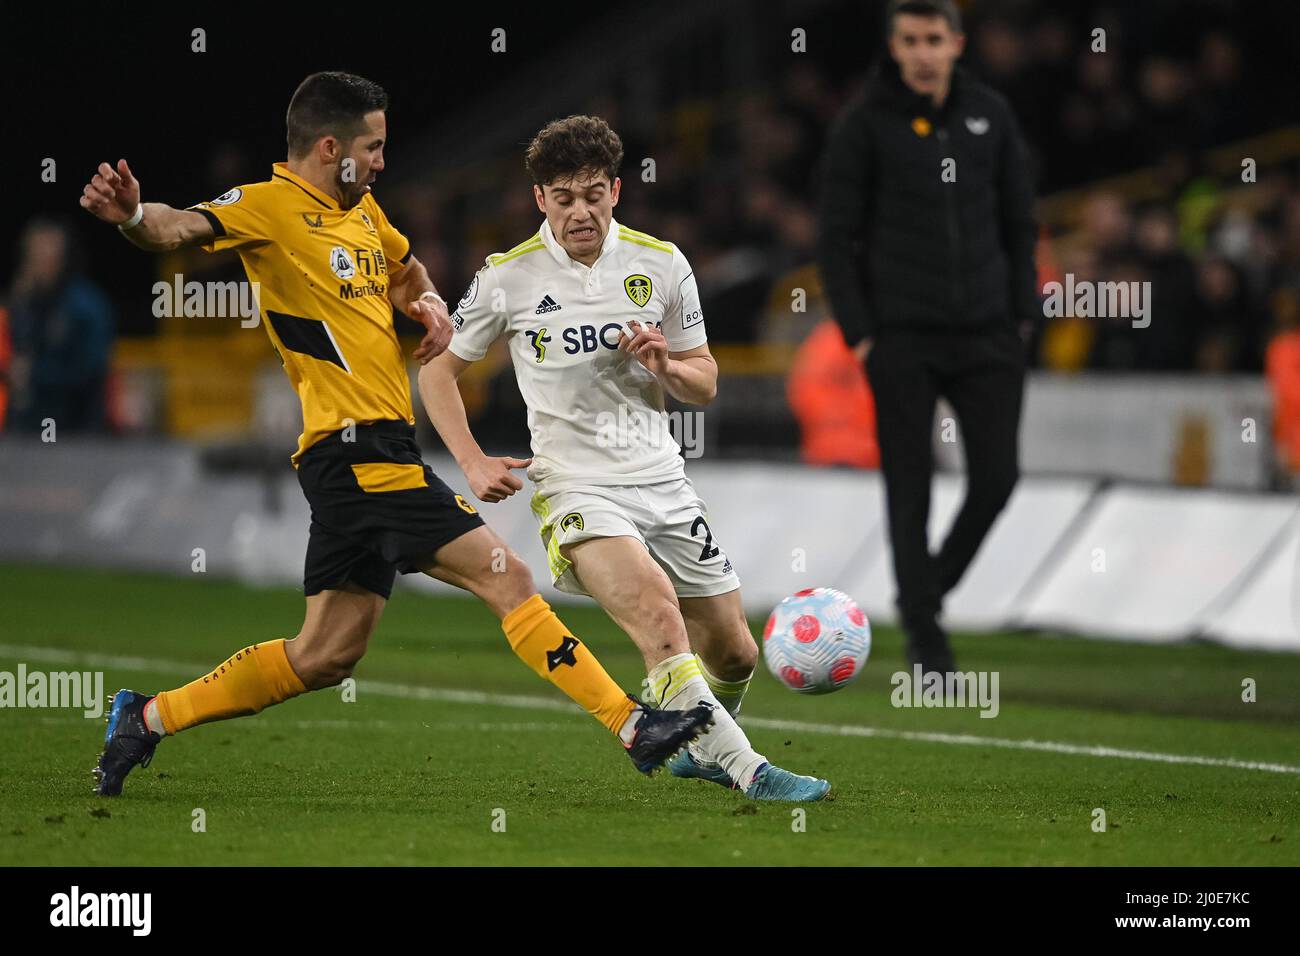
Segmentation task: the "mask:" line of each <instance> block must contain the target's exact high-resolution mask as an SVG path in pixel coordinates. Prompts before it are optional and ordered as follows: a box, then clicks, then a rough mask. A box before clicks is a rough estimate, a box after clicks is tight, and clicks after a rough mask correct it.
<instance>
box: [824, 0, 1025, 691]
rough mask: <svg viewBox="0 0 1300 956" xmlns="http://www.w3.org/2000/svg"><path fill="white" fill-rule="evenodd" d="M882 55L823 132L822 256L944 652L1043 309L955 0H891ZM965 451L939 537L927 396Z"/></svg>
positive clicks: (998, 138) (1008, 167)
mask: <svg viewBox="0 0 1300 956" xmlns="http://www.w3.org/2000/svg"><path fill="white" fill-rule="evenodd" d="M887 17H888V19H887V23H886V29H887V31H888V37H889V52H890V57H891V59H890V60H889V61H885V62H883V63H881V64H879V65H878V66H877V67H876V68H875V70H873V72H872V75H871V77H870V79H869V80H868V83H867V86H866V88H865V89H864V90H863V92H862V93H861V94H859V95H858V96H857V97H856V98H855V99H854V100H853V101H852V102H851V103H850V104H849V105H848V106H847V107H846V109H845V111H844V113H843V114H842V115H841V116H840V117H839V119H838V120H837V121H836V124H835V127H834V129H833V130H832V132H831V138H830V142H829V146H828V148H827V152H826V156H825V159H824V163H823V180H822V198H821V213H820V227H819V236H818V260H819V264H820V267H821V272H822V279H823V283H824V285H825V288H826V293H827V295H828V296H829V299H830V303H831V307H832V310H833V311H834V313H835V317H836V319H837V320H838V321H839V323H840V326H841V327H842V328H843V330H844V338H845V340H846V341H847V343H848V344H849V346H850V347H851V348H853V349H854V351H855V353H856V354H857V355H858V357H859V358H861V359H864V360H865V361H866V367H867V374H868V376H869V378H870V380H871V387H872V391H873V392H874V394H875V399H876V409H877V418H878V426H877V427H878V432H879V442H880V453H881V469H882V471H883V473H884V477H885V491H886V495H887V497H888V503H889V504H888V507H889V533H890V539H891V544H892V547H893V553H894V576H895V579H896V581H897V584H898V598H897V603H898V609H899V614H900V618H901V621H902V624H903V628H904V630H905V631H906V633H907V638H908V652H909V657H910V659H911V662H912V663H914V664H915V663H920V664H921V665H922V668H923V670H924V671H925V672H926V673H929V672H931V671H940V672H943V671H950V670H953V669H954V668H955V666H956V665H955V662H954V660H953V656H952V650H951V648H950V646H949V643H948V637H947V634H945V633H944V631H943V628H942V627H941V626H940V625H939V623H938V615H939V611H940V606H941V603H942V600H943V596H944V595H945V594H946V593H947V592H948V591H950V590H951V589H952V588H953V587H954V586H955V585H956V584H957V582H958V581H959V580H960V579H961V576H962V574H963V573H965V571H966V568H967V566H968V565H969V564H970V562H971V560H972V559H973V558H974V556H975V553H976V551H977V550H978V549H979V546H980V543H981V542H982V541H983V539H984V536H985V534H986V533H987V532H988V529H989V527H990V526H991V525H992V523H993V521H994V519H995V518H996V517H997V515H998V513H999V512H1000V511H1001V510H1002V507H1003V505H1004V504H1005V503H1006V501H1007V498H1008V497H1009V496H1010V494H1011V491H1012V488H1013V487H1014V486H1015V483H1016V479H1017V477H1018V474H1019V465H1018V455H1017V432H1018V428H1019V422H1020V405H1021V396H1022V393H1023V389H1024V367H1025V360H1024V358H1025V349H1024V345H1023V342H1022V338H1021V336H1022V334H1027V331H1028V330H1029V329H1030V328H1032V326H1033V324H1034V323H1035V322H1036V320H1037V319H1038V318H1039V317H1040V316H1041V314H1042V313H1041V308H1040V306H1039V300H1038V294H1037V288H1036V275H1035V268H1034V241H1035V237H1036V225H1035V222H1034V215H1033V209H1032V204H1033V189H1032V187H1031V184H1030V181H1029V171H1028V167H1027V163H1026V160H1025V150H1024V145H1023V143H1022V141H1021V137H1020V133H1019V131H1018V129H1017V127H1016V122H1015V118H1014V117H1013V116H1012V114H1011V111H1010V109H1009V107H1008V106H1007V103H1006V101H1005V100H1004V99H1003V98H1002V97H1001V96H999V95H998V94H997V93H995V92H994V91H993V90H991V89H989V88H988V87H987V86H985V85H983V84H982V83H980V82H978V81H977V80H976V79H975V78H974V77H972V76H971V75H970V74H969V73H967V72H965V71H964V70H962V69H961V68H959V67H957V66H956V61H957V58H958V57H959V56H960V55H961V52H962V48H963V46H964V44H965V36H964V35H963V34H962V32H961V21H960V17H959V14H958V12H957V8H956V5H955V4H954V3H953V2H951V0H893V2H891V3H890V4H889V7H888V12H887ZM940 395H942V396H943V397H945V398H946V399H947V400H948V402H949V403H950V404H951V405H952V408H953V410H954V412H955V413H956V416H957V419H958V422H959V424H960V427H961V434H962V439H963V443H964V445H965V452H966V466H967V467H966V470H967V479H968V484H967V491H966V498H965V501H964V503H963V505H962V509H961V512H960V513H959V514H958V516H957V519H956V522H955V523H954V525H953V527H952V530H951V531H950V532H949V534H948V537H947V538H946V539H945V540H944V542H943V545H942V547H940V549H939V551H938V553H937V554H932V553H931V552H930V550H929V545H928V540H927V537H926V522H927V519H928V517H929V512H930V481H931V474H932V471H933V460H932V456H931V435H932V429H933V424H934V410H935V402H936V400H937V398H938V397H939V396H940Z"/></svg>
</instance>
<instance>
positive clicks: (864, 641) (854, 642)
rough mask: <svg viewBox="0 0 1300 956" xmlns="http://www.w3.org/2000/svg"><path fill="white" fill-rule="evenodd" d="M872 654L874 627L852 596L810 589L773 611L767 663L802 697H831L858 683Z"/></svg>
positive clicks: (765, 631)
mask: <svg viewBox="0 0 1300 956" xmlns="http://www.w3.org/2000/svg"><path fill="white" fill-rule="evenodd" d="M870 653H871V624H870V622H868V621H867V616H866V615H865V614H863V613H862V609H861V608H859V607H858V606H857V604H855V603H854V601H853V599H852V598H851V597H849V596H848V595H847V594H844V593H842V592H840V591H836V590H835V589H834V588H805V589H804V590H802V591H799V592H798V593H796V594H792V595H791V596H790V597H788V598H786V599H785V600H784V601H782V602H781V603H780V604H778V605H777V606H776V609H775V610H774V611H772V614H771V616H770V617H768V619H767V626H766V627H764V628H763V659H764V660H765V661H767V668H768V670H770V671H771V672H772V676H773V677H775V678H776V679H777V680H779V681H780V682H781V683H782V684H784V685H785V686H786V687H788V688H790V689H791V690H793V691H798V692H799V693H801V694H829V693H830V692H831V691H833V690H839V689H840V688H841V687H844V686H845V685H847V684H851V683H853V682H854V681H855V680H857V678H858V675H859V674H861V673H862V668H863V667H864V666H865V665H866V663H867V657H868V655H869V654H870Z"/></svg>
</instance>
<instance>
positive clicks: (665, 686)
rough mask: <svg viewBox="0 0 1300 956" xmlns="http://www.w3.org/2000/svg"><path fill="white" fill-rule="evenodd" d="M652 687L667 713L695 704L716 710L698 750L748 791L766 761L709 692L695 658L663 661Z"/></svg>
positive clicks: (684, 656) (656, 668)
mask: <svg viewBox="0 0 1300 956" xmlns="http://www.w3.org/2000/svg"><path fill="white" fill-rule="evenodd" d="M649 683H650V690H651V692H652V693H653V695H654V700H655V701H656V702H657V703H658V705H659V706H660V707H662V708H664V709H665V710H686V709H687V708H690V707H694V706H695V705H696V704H708V705H710V706H711V707H712V708H713V719H714V721H716V722H715V723H714V725H713V728H712V729H711V730H710V731H709V732H708V733H706V734H704V735H703V736H702V737H701V738H700V739H699V741H697V743H696V745H695V746H696V747H698V748H699V752H700V754H701V756H702V757H703V758H704V759H705V760H708V761H710V762H713V763H716V764H718V765H720V766H721V767H722V769H723V770H725V771H726V773H727V776H729V777H730V778H731V779H732V781H733V782H734V783H735V784H736V785H737V786H738V787H740V789H741V790H742V791H743V790H745V789H747V788H748V787H749V785H750V783H751V782H753V779H754V773H755V771H757V770H758V768H759V767H760V766H762V765H763V764H764V763H766V762H767V758H766V757H764V756H763V755H762V754H760V753H758V752H757V751H756V750H754V748H753V747H751V746H750V745H749V738H747V737H746V736H745V732H744V731H743V730H741V729H740V725H739V724H737V723H736V721H735V718H733V717H732V716H731V714H730V713H728V711H727V708H725V707H723V706H722V704H721V703H719V701H718V699H717V697H715V696H714V695H713V691H711V690H709V685H708V684H707V683H705V680H704V677H703V675H702V674H701V673H700V664H699V661H697V660H696V659H695V655H693V654H676V655H674V656H672V657H669V658H668V659H667V660H663V661H660V662H659V663H658V664H656V665H655V666H654V668H653V669H651V671H650V676H649ZM737 706H739V701H737Z"/></svg>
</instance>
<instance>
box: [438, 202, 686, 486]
mask: <svg viewBox="0 0 1300 956" xmlns="http://www.w3.org/2000/svg"><path fill="white" fill-rule="evenodd" d="M629 320H634V321H638V322H641V323H643V324H647V325H651V324H652V325H655V326H658V327H659V328H660V329H662V331H663V334H664V338H665V339H666V340H667V342H668V349H669V351H671V352H684V351H686V350H687V349H693V348H696V347H698V346H700V345H703V344H704V343H705V341H706V337H705V334H704V314H703V312H702V311H701V310H700V298H699V292H698V290H697V289H696V286H695V277H694V275H693V274H692V272H691V267H690V264H689V263H687V261H686V257H685V256H684V255H682V253H681V251H680V250H679V249H678V248H677V247H676V246H674V245H673V244H672V243H669V242H662V241H660V240H658V239H655V238H654V237H652V236H647V235H646V234H645V233H642V232H637V231H635V230H633V229H628V228H627V227H626V226H620V225H619V224H618V222H617V221H616V220H611V221H610V224H609V234H608V235H607V236H606V237H605V242H604V245H603V246H602V247H601V252H600V257H599V258H598V259H597V260H596V262H595V264H594V265H593V266H591V268H588V267H587V266H584V265H583V264H582V263H580V262H575V261H574V260H572V259H570V258H569V254H568V253H567V252H566V251H565V250H564V247H563V246H561V245H560V243H559V242H558V241H556V239H555V236H554V234H553V233H552V231H551V227H550V223H548V222H543V223H542V227H541V229H540V230H539V231H538V232H537V234H536V235H534V236H533V237H532V238H531V239H529V240H528V241H527V242H524V243H521V244H520V245H518V246H515V248H513V249H511V250H510V251H508V252H503V253H499V254H497V255H491V256H488V258H487V261H486V264H485V265H484V266H483V268H482V269H480V270H479V272H478V275H476V276H475V277H474V281H473V282H472V283H470V287H469V290H468V291H467V292H466V293H465V296H464V298H462V299H461V300H460V304H459V305H458V306H457V307H456V311H455V313H453V315H452V325H453V327H454V329H455V334H454V335H453V336H452V340H451V346H450V348H451V351H452V352H454V353H455V354H456V355H458V356H460V357H461V358H463V359H465V360H466V361H468V362H473V361H477V360H478V359H481V358H482V357H483V356H484V354H485V353H486V352H487V350H488V347H489V346H490V345H491V344H492V343H493V342H494V341H495V340H496V339H497V337H498V336H500V335H503V334H504V335H507V336H509V337H510V357H511V359H512V360H513V362H514V366H515V377H516V379H517V380H518V382H519V391H520V393H521V394H522V395H523V397H524V401H525V402H526V403H527V405H528V428H529V431H530V432H531V434H532V450H533V464H532V467H531V468H529V469H528V477H529V478H530V479H532V481H533V482H534V483H535V484H537V485H538V491H539V492H541V493H543V494H552V493H554V492H557V491H561V490H564V489H568V488H574V487H581V486H583V485H636V484H650V483H654V482H660V481H669V480H673V479H677V478H681V477H682V475H683V473H684V470H683V467H682V458H681V449H680V447H679V446H678V444H677V442H676V440H675V439H674V438H673V436H672V434H671V433H670V430H669V423H668V416H667V415H666V414H665V412H664V392H663V387H662V386H661V385H660V384H659V380H658V379H657V378H655V376H654V375H653V374H652V373H651V372H650V370H649V369H647V368H646V367H645V366H644V365H642V364H641V363H640V362H639V361H638V360H637V359H636V358H635V357H634V356H632V355H630V354H628V353H626V352H620V351H618V336H619V332H620V331H624V330H625V329H626V328H627V323H628V322H629Z"/></svg>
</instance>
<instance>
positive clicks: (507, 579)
mask: <svg viewBox="0 0 1300 956" xmlns="http://www.w3.org/2000/svg"><path fill="white" fill-rule="evenodd" d="M536 593H537V585H536V583H534V581H533V573H532V572H531V571H530V570H528V565H526V564H525V563H524V562H523V559H522V558H520V557H519V555H517V554H515V553H514V552H513V551H511V550H509V549H506V553H505V555H504V558H503V560H502V562H501V564H500V570H495V569H494V570H493V572H492V573H491V574H489V575H488V576H487V579H486V580H484V581H483V582H482V591H480V592H478V594H479V597H480V598H482V599H483V601H485V602H486V603H487V605H488V607H490V608H491V609H492V611H493V613H495V614H496V615H497V617H505V616H506V615H507V614H509V613H510V612H511V611H513V610H514V609H515V608H517V607H519V605H521V604H523V603H524V602H525V601H527V600H528V599H529V598H530V597H532V596H533V595H534V594H536Z"/></svg>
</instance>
